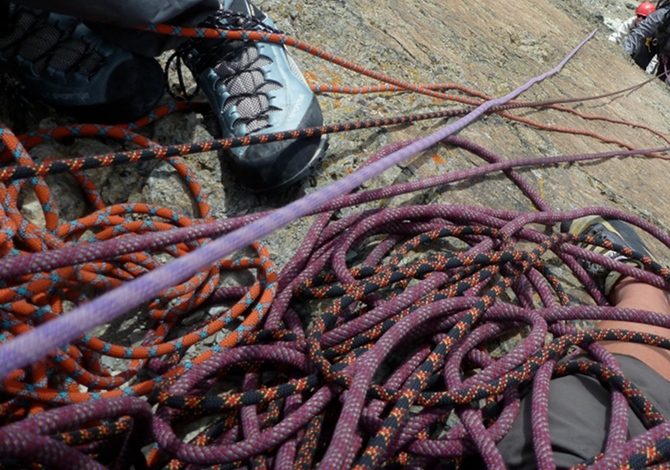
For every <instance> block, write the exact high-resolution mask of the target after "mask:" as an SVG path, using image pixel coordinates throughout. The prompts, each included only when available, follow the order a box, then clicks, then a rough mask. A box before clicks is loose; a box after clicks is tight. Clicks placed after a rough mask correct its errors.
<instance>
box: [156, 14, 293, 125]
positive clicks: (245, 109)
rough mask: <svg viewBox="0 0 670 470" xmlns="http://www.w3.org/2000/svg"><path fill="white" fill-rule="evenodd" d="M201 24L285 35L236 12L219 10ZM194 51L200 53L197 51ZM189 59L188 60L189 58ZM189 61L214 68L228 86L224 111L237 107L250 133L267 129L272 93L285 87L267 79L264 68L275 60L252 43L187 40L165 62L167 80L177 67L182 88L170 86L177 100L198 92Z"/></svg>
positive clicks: (194, 65) (198, 65) (195, 64)
mask: <svg viewBox="0 0 670 470" xmlns="http://www.w3.org/2000/svg"><path fill="white" fill-rule="evenodd" d="M200 26H202V27H208V28H217V29H228V30H255V31H265V32H270V33H278V34H281V31H279V30H277V29H275V28H272V27H270V26H268V25H266V24H265V23H263V22H262V20H261V19H259V18H257V17H255V16H249V15H245V14H242V13H238V12H234V11H218V12H216V13H214V14H213V15H211V16H209V17H208V18H207V19H206V20H204V21H203V22H202V23H201V24H200ZM194 51H195V52H196V53H195V54H194ZM185 58H187V59H185ZM184 60H186V61H187V62H188V64H189V66H190V68H191V69H196V70H198V69H201V68H204V67H212V66H213V69H214V70H215V71H216V73H217V75H218V76H219V79H220V80H221V81H222V82H223V83H224V85H225V86H226V88H227V90H228V92H229V96H228V98H227V99H226V100H225V102H224V103H223V107H224V110H228V109H229V108H231V107H232V106H236V107H237V111H238V114H239V116H240V117H239V119H238V120H237V121H236V123H235V124H237V123H239V122H242V123H244V124H245V125H246V128H247V131H248V132H254V131H257V130H260V129H263V128H265V127H267V126H268V125H269V117H268V113H269V112H270V111H271V107H270V102H269V98H268V93H269V92H270V91H272V90H275V89H277V88H280V87H281V84H279V83H276V82H274V81H270V80H267V79H266V78H265V76H264V74H263V71H262V70H261V67H263V66H264V65H267V64H268V63H271V60H270V59H269V58H267V57H265V56H263V55H261V54H259V52H258V49H257V48H256V47H255V45H254V44H253V43H251V42H246V41H228V40H222V41H215V40H212V39H195V40H189V41H186V42H184V43H183V44H182V45H181V46H179V47H178V48H177V49H175V51H174V53H173V54H172V55H171V56H170V57H169V58H168V60H167V62H166V65H165V74H166V81H168V72H169V70H170V69H171V67H172V65H173V64H174V65H175V66H176V71H177V80H178V87H177V91H176V92H175V91H174V90H173V89H172V86H168V90H169V92H170V94H171V95H172V96H173V97H175V98H177V99H187V100H190V99H192V98H193V97H194V96H195V95H196V94H197V92H198V89H199V88H198V87H197V86H196V88H195V90H194V91H191V92H189V91H188V90H187V86H186V81H185V80H184V74H183V65H185V64H184Z"/></svg>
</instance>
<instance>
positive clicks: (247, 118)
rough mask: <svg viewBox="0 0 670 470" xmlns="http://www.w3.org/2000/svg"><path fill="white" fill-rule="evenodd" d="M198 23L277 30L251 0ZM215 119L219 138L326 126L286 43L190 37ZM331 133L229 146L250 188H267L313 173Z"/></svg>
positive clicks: (194, 68)
mask: <svg viewBox="0 0 670 470" xmlns="http://www.w3.org/2000/svg"><path fill="white" fill-rule="evenodd" d="M200 26H204V27H209V28H218V29H237V30H241V29H244V30H260V31H268V32H277V30H276V29H275V26H274V23H273V22H272V20H271V19H270V18H268V16H267V15H266V14H265V13H263V12H262V11H260V10H259V9H258V8H256V7H254V6H253V5H252V4H250V3H249V2H247V1H246V0H224V1H223V7H222V9H221V10H220V11H218V12H216V13H215V14H213V15H212V16H210V17H209V18H207V19H206V20H205V21H204V22H203V23H201V25H200ZM178 54H179V55H180V56H181V57H182V58H183V59H184V62H185V63H186V65H187V66H188V67H189V69H190V70H191V72H192V73H193V76H194V77H195V79H196V81H197V83H198V85H199V87H200V89H201V90H202V91H203V92H204V93H205V95H206V96H207V99H208V100H209V103H210V104H211V106H212V108H213V110H214V113H215V115H216V117H217V120H218V123H219V127H220V129H221V134H222V137H225V138H229V137H243V136H246V135H258V134H270V133H274V132H280V131H289V130H293V129H300V128H304V127H312V126H321V125H322V124H323V116H322V115H321V108H320V107H319V103H318V102H317V100H316V97H315V96H314V93H312V90H311V89H310V88H309V86H308V85H307V83H306V82H305V79H304V78H303V76H302V73H301V72H300V70H299V69H298V67H297V65H296V64H295V62H294V61H293V59H291V57H290V56H289V55H288V54H287V52H286V49H285V48H284V46H282V45H278V44H268V43H261V42H244V41H225V40H224V41H217V40H212V39H195V40H190V41H188V42H187V43H185V44H184V45H182V47H180V48H179V51H178ZM326 142H327V141H326V138H325V137H323V138H321V137H318V136H317V137H311V138H305V139H298V140H295V139H294V140H284V141H279V142H270V143H267V144H260V145H251V146H246V147H237V148H233V149H231V150H230V151H228V152H227V153H228V155H227V156H228V157H229V158H228V161H229V163H230V165H231V166H232V169H233V171H234V173H235V175H236V177H237V178H238V179H239V180H240V182H241V183H242V184H243V185H244V186H246V187H247V188H249V189H251V190H255V191H268V190H272V189H277V188H280V187H284V186H287V185H290V184H292V183H295V182H297V181H299V180H301V179H302V178H304V177H306V176H308V175H309V174H310V171H311V169H312V168H313V167H314V166H315V165H316V163H317V162H318V161H319V160H320V159H321V158H322V156H323V154H324V152H325V148H326Z"/></svg>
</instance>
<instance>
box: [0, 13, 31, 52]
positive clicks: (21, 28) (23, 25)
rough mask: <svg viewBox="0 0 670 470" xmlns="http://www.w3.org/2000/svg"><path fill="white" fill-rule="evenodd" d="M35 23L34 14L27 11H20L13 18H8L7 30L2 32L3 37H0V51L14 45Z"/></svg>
mask: <svg viewBox="0 0 670 470" xmlns="http://www.w3.org/2000/svg"><path fill="white" fill-rule="evenodd" d="M35 22H36V17H35V14H32V13H29V12H27V11H21V12H19V13H17V14H16V15H15V16H14V17H13V18H10V19H9V20H8V21H7V23H8V27H7V30H6V31H3V35H2V36H0V49H4V48H6V47H10V46H12V45H14V43H15V42H16V41H18V40H20V39H21V38H22V37H23V36H24V35H25V34H26V32H27V31H28V30H29V29H31V27H32V26H33V24H34V23H35ZM10 26H11V27H10Z"/></svg>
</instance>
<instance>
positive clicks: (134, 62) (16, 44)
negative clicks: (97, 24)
mask: <svg viewBox="0 0 670 470" xmlns="http://www.w3.org/2000/svg"><path fill="white" fill-rule="evenodd" d="M0 68H2V69H6V70H9V71H10V73H12V74H14V75H15V76H16V78H17V79H18V80H19V81H20V82H21V84H22V85H23V86H24V87H25V89H26V91H27V92H28V93H29V94H30V95H32V96H35V97H37V98H38V99H40V100H42V101H44V102H45V103H47V104H49V105H51V106H53V107H55V108H57V109H59V110H61V111H65V112H68V113H70V114H72V115H74V116H76V117H77V118H79V119H84V120H86V121H92V122H123V121H129V120H133V119H136V118H138V117H141V116H142V115H144V114H146V113H147V112H149V111H150V110H151V108H152V107H153V106H155V105H156V103H157V102H158V100H159V99H160V98H161V97H162V95H163V91H164V83H165V80H164V76H163V70H162V68H161V66H160V65H159V64H158V62H157V61H156V60H155V59H153V58H148V57H141V56H138V55H135V54H132V53H130V52H127V51H125V50H124V49H121V48H119V47H116V46H114V45H112V44H109V43H108V42H106V41H104V40H103V39H102V38H100V37H99V36H97V35H96V34H95V33H94V32H93V31H91V30H90V29H89V28H88V27H86V26H85V25H84V24H83V23H81V22H80V21H79V20H77V19H76V18H73V17H70V16H65V15H59V14H55V13H49V12H42V11H38V10H33V9H30V8H25V7H18V6H14V5H11V6H10V9H9V15H8V17H7V18H6V19H5V20H4V23H3V25H2V28H1V29H0Z"/></svg>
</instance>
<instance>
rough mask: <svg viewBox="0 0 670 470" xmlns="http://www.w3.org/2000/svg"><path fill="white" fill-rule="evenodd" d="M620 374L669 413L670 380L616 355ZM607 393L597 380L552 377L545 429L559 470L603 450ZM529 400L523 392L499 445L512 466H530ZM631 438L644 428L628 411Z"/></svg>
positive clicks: (607, 412) (605, 432) (531, 448)
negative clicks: (523, 395)
mask: <svg viewBox="0 0 670 470" xmlns="http://www.w3.org/2000/svg"><path fill="white" fill-rule="evenodd" d="M616 356H617V359H618V360H619V364H620V366H621V369H622V371H623V373H624V375H625V376H626V377H627V378H628V379H629V380H631V381H632V382H633V383H634V384H635V385H637V386H638V387H639V388H640V389H641V390H642V392H644V393H645V394H646V396H647V397H648V398H649V399H650V400H651V402H652V403H653V404H654V405H655V406H656V407H657V408H658V409H659V411H661V412H662V413H663V414H664V415H665V416H666V417H670V394H668V386H669V385H670V383H669V382H668V381H667V380H665V379H664V378H663V377H661V376H660V375H658V374H657V373H656V372H654V371H653V370H652V369H650V368H649V367H648V366H646V365H645V364H643V363H642V362H640V361H638V360H637V359H634V358H632V357H628V356H621V355H616ZM610 403H611V398H610V393H609V392H608V391H607V390H606V389H605V388H604V387H603V386H602V385H600V383H599V382H598V381H597V380H595V379H593V378H590V377H587V376H583V375H571V376H566V377H561V378H558V379H554V380H552V381H551V389H550V395H549V428H550V433H551V441H552V450H553V452H554V457H555V459H556V463H557V466H558V468H567V467H570V466H572V465H575V464H578V463H581V462H582V461H583V460H585V459H588V458H591V457H593V456H594V455H596V454H597V453H599V452H601V451H602V450H603V448H604V444H605V441H606V439H607V427H608V425H609V410H610ZM530 407H531V402H530V397H529V396H526V397H524V398H523V400H522V402H521V412H520V414H519V417H518V418H517V420H516V421H515V422H514V424H513V426H512V429H511V431H510V432H509V434H508V435H507V436H505V438H504V439H503V440H502V441H501V442H500V443H499V444H498V449H499V450H500V452H501V453H502V455H503V457H504V459H505V462H506V463H507V464H508V466H509V468H510V469H515V470H517V469H524V470H525V469H528V470H530V469H534V468H536V467H537V465H536V463H535V454H534V452H533V447H532V441H531V412H530ZM628 415H629V416H628V418H629V424H628V433H629V437H635V436H637V435H639V434H641V433H642V432H644V430H645V428H644V426H643V425H642V422H641V421H640V419H639V418H638V417H637V416H636V415H635V414H634V413H633V412H632V411H631V410H629V413H628Z"/></svg>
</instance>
